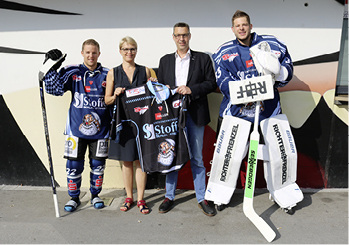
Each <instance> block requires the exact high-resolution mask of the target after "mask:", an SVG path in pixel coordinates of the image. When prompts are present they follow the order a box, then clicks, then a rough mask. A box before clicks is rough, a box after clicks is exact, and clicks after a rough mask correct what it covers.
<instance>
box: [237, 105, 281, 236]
mask: <svg viewBox="0 0 349 245" xmlns="http://www.w3.org/2000/svg"><path fill="white" fill-rule="evenodd" d="M259 109H260V101H257V102H256V111H255V117H254V125H253V131H252V133H251V136H250V149H249V152H248V165H247V171H246V172H247V173H246V183H245V193H244V202H243V211H244V214H245V216H246V217H247V218H248V219H249V220H250V221H251V222H252V223H253V224H254V225H255V226H256V227H257V229H258V230H259V231H260V232H261V233H262V235H263V236H264V237H265V239H267V241H268V242H271V241H273V240H274V238H275V237H276V234H275V232H274V231H273V229H272V228H271V227H270V226H269V225H268V224H267V223H266V222H265V221H264V220H263V219H262V218H261V217H259V215H258V214H257V213H256V212H255V210H254V208H253V196H254V188H255V180H256V172H257V150H258V144H259V133H258V122H259Z"/></svg>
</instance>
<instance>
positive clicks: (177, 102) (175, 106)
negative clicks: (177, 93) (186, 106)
mask: <svg viewBox="0 0 349 245" xmlns="http://www.w3.org/2000/svg"><path fill="white" fill-rule="evenodd" d="M181 106H182V100H175V101H173V102H172V107H173V108H179V107H181Z"/></svg>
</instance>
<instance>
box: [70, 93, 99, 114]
mask: <svg viewBox="0 0 349 245" xmlns="http://www.w3.org/2000/svg"><path fill="white" fill-rule="evenodd" d="M73 106H74V107H75V108H85V109H97V110H99V109H102V110H105V109H106V104H105V103H104V96H95V97H90V98H88V97H87V96H86V95H85V94H80V93H78V92H75V94H74V101H73Z"/></svg>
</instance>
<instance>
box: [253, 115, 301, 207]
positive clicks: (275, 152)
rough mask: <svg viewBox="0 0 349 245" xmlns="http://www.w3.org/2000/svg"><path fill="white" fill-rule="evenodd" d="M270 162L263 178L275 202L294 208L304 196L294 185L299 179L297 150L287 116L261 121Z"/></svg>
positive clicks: (266, 164)
mask: <svg viewBox="0 0 349 245" xmlns="http://www.w3.org/2000/svg"><path fill="white" fill-rule="evenodd" d="M260 125H261V131H262V134H263V136H264V141H265V146H266V147H267V149H268V152H269V161H267V160H264V178H265V180H266V182H267V188H268V190H269V192H270V194H271V195H272V197H273V199H274V200H275V201H276V202H277V204H279V206H280V207H282V208H287V207H290V206H295V204H296V203H298V202H300V201H301V200H302V199H303V194H302V192H301V191H300V189H299V187H298V185H297V184H296V183H295V182H296V178H297V149H296V145H295V141H294V138H293V135H292V132H291V128H290V125H289V123H288V119H287V117H286V115H285V114H279V115H277V116H274V117H271V118H268V119H265V120H263V121H262V122H261V124H260Z"/></svg>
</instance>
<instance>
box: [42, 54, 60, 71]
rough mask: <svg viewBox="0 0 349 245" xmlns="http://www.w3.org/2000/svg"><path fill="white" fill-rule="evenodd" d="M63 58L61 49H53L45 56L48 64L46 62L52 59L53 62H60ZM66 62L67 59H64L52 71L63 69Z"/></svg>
mask: <svg viewBox="0 0 349 245" xmlns="http://www.w3.org/2000/svg"><path fill="white" fill-rule="evenodd" d="M62 56H63V54H62V52H61V51H60V50H59V49H51V50H50V51H48V52H47V53H46V54H45V60H44V63H43V64H45V63H46V61H47V60H48V59H51V60H58V59H59V58H61V57H62ZM64 60H65V57H63V58H62V59H61V60H60V61H59V62H57V63H56V64H55V65H54V66H53V67H52V69H53V70H55V71H56V70H58V68H59V67H61V65H62V63H63V61H64Z"/></svg>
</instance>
